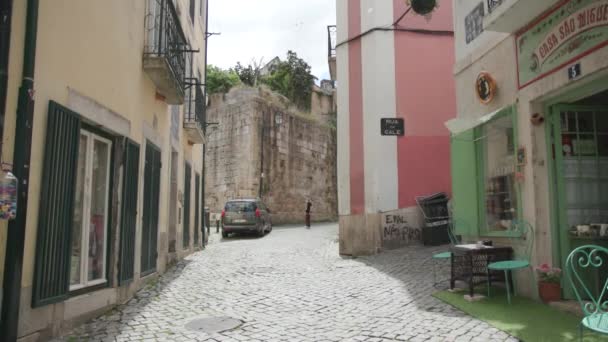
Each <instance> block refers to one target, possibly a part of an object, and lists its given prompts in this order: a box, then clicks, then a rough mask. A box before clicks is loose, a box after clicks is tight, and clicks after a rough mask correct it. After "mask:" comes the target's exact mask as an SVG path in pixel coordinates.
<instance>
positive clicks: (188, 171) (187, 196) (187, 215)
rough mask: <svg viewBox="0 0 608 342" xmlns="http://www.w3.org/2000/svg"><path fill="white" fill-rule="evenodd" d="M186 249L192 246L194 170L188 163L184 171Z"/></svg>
mask: <svg viewBox="0 0 608 342" xmlns="http://www.w3.org/2000/svg"><path fill="white" fill-rule="evenodd" d="M184 173H185V174H184V182H185V183H184V232H183V235H184V236H183V238H184V248H187V247H188V246H190V196H191V195H190V183H191V180H192V169H191V167H190V164H188V163H186V168H185V171H184Z"/></svg>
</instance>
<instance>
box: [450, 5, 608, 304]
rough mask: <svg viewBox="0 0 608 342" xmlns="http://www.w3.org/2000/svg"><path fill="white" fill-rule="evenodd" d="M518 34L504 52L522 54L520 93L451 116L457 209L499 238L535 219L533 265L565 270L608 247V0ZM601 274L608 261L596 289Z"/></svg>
mask: <svg viewBox="0 0 608 342" xmlns="http://www.w3.org/2000/svg"><path fill="white" fill-rule="evenodd" d="M512 38H513V39H514V46H515V49H516V51H514V53H513V55H512V56H515V57H510V56H504V57H502V58H505V60H506V59H508V58H515V59H516V63H515V65H516V68H515V69H516V70H513V71H512V72H514V73H516V76H517V77H516V79H517V89H516V92H515V95H514V96H513V97H512V98H508V99H506V100H505V99H504V98H503V99H502V100H503V102H504V103H501V106H500V108H498V109H494V110H492V111H488V112H487V113H485V114H483V115H478V116H473V118H471V116H470V115H468V113H459V117H458V118H457V119H456V120H453V121H452V122H448V123H447V126H448V128H449V129H450V131H451V133H452V142H451V152H452V178H453V194H454V200H453V210H454V215H455V216H456V217H457V218H459V219H461V220H463V221H466V222H467V223H468V225H467V227H461V228H460V231H459V232H458V233H459V234H461V235H464V236H466V237H469V238H470V239H491V240H494V241H497V242H498V243H501V242H503V241H506V240H502V238H503V237H506V236H507V233H506V231H505V230H506V227H508V225H509V224H510V223H511V222H512V220H515V219H522V220H526V221H528V222H529V223H531V224H532V226H533V227H534V228H535V230H536V241H535V245H534V250H535V251H534V252H533V260H532V263H533V265H534V266H535V265H536V264H540V263H551V264H553V265H555V266H557V267H562V268H563V267H564V266H565V260H566V258H567V257H568V255H569V253H570V252H571V251H572V250H573V249H575V248H576V247H579V246H582V245H588V244H593V245H600V246H605V247H608V0H571V1H563V2H561V3H560V4H558V5H557V6H555V7H553V8H552V9H550V10H548V11H547V12H546V13H544V14H543V15H541V16H540V17H539V18H538V19H536V20H535V21H533V22H532V23H529V24H528V25H526V26H525V27H523V28H521V29H520V30H519V32H518V33H516V34H514V35H513V36H512ZM508 62H509V63H512V61H508ZM509 63H505V65H509ZM490 72H491V70H490ZM497 83H498V89H500V87H501V86H502V87H505V85H504V84H500V82H497ZM515 250H516V253H517V248H515ZM520 279H521V278H520ZM600 279H601V280H602V283H603V282H605V281H606V279H608V266H606V267H604V268H600V269H599V270H598V271H597V272H595V274H594V275H592V276H590V278H589V279H588V281H589V283H590V284H591V291H593V292H597V291H600V288H601V286H602V285H601V284H600ZM528 281H529V283H530V284H532V283H533V282H534V279H529V278H526V282H528ZM567 283H568V282H567V281H565V279H563V280H562V285H563V286H562V287H563V293H562V294H563V297H564V298H566V299H572V298H574V295H573V292H572V290H571V289H570V288H569V286H568V284H567ZM519 285H520V286H518V288H521V287H526V286H527V285H522V284H519ZM533 287H534V286H533ZM533 287H532V288H533ZM529 293H530V294H532V295H534V292H533V291H532V292H529Z"/></svg>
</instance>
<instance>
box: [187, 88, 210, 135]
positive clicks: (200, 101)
mask: <svg viewBox="0 0 608 342" xmlns="http://www.w3.org/2000/svg"><path fill="white" fill-rule="evenodd" d="M202 86H203V85H202V84H201V83H200V81H199V80H198V78H189V79H188V80H187V82H186V103H185V104H184V133H185V134H186V137H187V138H188V141H190V142H191V143H193V144H204V143H205V122H206V120H207V106H206V96H205V92H204V91H203V89H202Z"/></svg>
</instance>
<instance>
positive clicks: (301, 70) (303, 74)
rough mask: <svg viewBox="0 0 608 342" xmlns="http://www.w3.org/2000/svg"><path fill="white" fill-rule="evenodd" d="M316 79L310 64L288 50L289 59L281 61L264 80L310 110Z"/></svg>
mask: <svg viewBox="0 0 608 342" xmlns="http://www.w3.org/2000/svg"><path fill="white" fill-rule="evenodd" d="M315 79H316V78H315V77H314V76H313V75H312V74H311V73H310V65H308V63H306V62H305V61H304V60H303V59H301V58H298V55H297V54H296V53H295V52H293V51H288V52H287V60H286V61H281V62H279V64H278V65H277V67H276V68H274V70H273V72H272V73H271V74H270V76H268V77H266V78H264V79H263V80H262V81H263V82H264V83H265V84H267V85H268V86H269V87H270V88H271V89H272V90H274V91H276V92H278V93H280V94H282V95H283V96H285V97H287V98H288V99H290V100H291V101H292V102H293V103H294V104H295V105H296V106H297V107H298V108H301V109H305V110H309V109H310V101H311V97H312V86H313V85H314V82H315Z"/></svg>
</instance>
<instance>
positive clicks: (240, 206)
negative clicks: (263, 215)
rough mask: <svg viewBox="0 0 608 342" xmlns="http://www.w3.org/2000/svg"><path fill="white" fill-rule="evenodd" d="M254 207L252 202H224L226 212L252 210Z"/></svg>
mask: <svg viewBox="0 0 608 342" xmlns="http://www.w3.org/2000/svg"><path fill="white" fill-rule="evenodd" d="M255 209H256V205H255V203H254V202H228V203H226V211H227V212H239V211H241V212H253V211H255Z"/></svg>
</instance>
